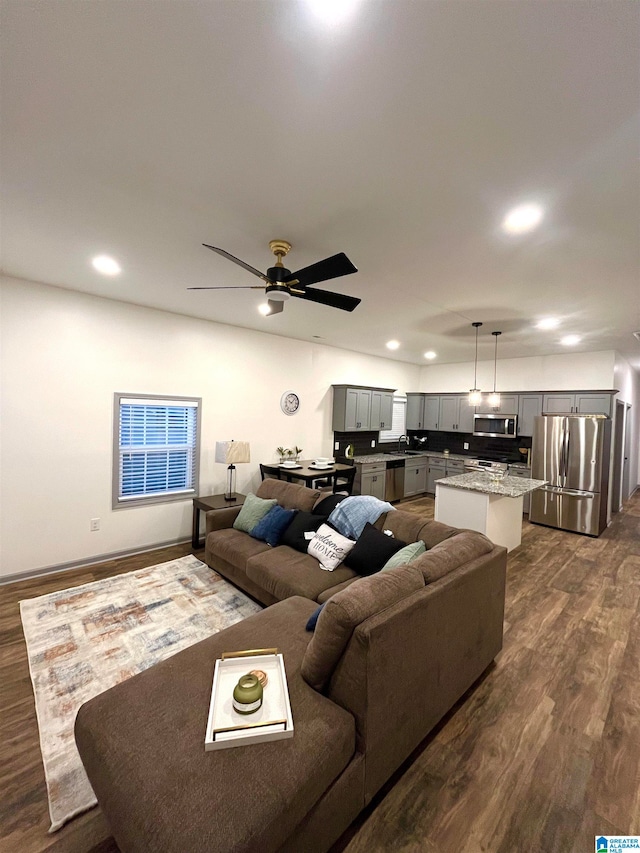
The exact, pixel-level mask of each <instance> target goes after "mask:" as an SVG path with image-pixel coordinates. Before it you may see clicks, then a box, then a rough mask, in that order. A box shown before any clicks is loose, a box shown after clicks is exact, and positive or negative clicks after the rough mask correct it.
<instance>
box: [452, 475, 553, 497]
mask: <svg viewBox="0 0 640 853" xmlns="http://www.w3.org/2000/svg"><path fill="white" fill-rule="evenodd" d="M436 483H441V484H442V485H443V486H451V488H453V489H466V490H467V491H470V492H482V493H483V494H485V495H503V496H504V497H507V498H519V497H522V495H526V494H527V493H528V492H533V491H535V490H536V489H539V488H540V486H544V484H545V483H546V480H531V479H529V478H528V477H509V476H507V477H504V478H503V479H502V480H492V479H491V477H490V476H489V474H487V473H485V472H484V471H471V472H470V473H468V474H457V475H456V476H455V477H444V478H443V479H441V480H436Z"/></svg>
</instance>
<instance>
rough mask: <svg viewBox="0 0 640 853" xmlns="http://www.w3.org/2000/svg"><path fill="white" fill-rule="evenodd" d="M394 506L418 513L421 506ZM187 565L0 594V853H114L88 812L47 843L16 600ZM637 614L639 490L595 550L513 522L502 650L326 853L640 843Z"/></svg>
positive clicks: (53, 579) (580, 851) (125, 563)
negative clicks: (518, 534)
mask: <svg viewBox="0 0 640 853" xmlns="http://www.w3.org/2000/svg"><path fill="white" fill-rule="evenodd" d="M399 506H401V508H402V509H407V510H410V511H417V512H421V513H423V514H425V515H431V516H432V515H433V500H432V499H431V498H418V499H415V500H410V501H404V502H402V504H399ZM188 553H195V554H196V556H199V557H200V558H202V556H203V552H202V551H195V552H192V550H191V548H190V546H188V545H182V546H174V547H172V548H164V549H161V550H158V551H154V552H149V553H146V554H141V555H138V556H135V557H131V558H127V559H120V560H114V561H111V562H108V563H103V564H100V565H99V566H91V567H88V568H85V569H76V570H73V571H68V572H61V573H59V574H56V575H48V576H46V577H43V578H37V579H34V580H31V581H22V582H19V583H15V584H12V585H10V586H6V587H2V588H0V638H1V640H2V646H1V657H0V709H1V712H2V715H1V717H0V791H1V792H2V793H1V795H0V851H2V853H5V852H6V853H40V851H45V850H46V851H56V853H116V851H117V846H116V845H115V842H114V841H113V839H112V838H111V836H110V833H109V829H108V826H107V825H106V822H105V821H104V818H103V817H102V815H101V813H100V810H99V809H98V808H95V809H92V810H91V811H89V812H87V813H86V814H84V815H81V816H80V817H78V818H76V819H74V820H72V821H71V822H70V823H69V824H68V825H67V826H65V827H63V828H62V829H61V830H60V831H59V832H57V833H55V834H53V835H48V834H47V829H48V826H49V820H48V807H47V796H46V789H45V783H44V774H43V770H42V762H41V758H40V749H39V744H38V729H37V723H36V717H35V709H34V703H33V694H32V690H31V682H30V679H29V670H28V665H27V659H26V649H25V645H24V639H23V635H22V627H21V622H20V616H19V611H18V601H19V600H20V599H21V598H27V597H31V596H34V595H43V594H45V593H47V592H52V591H54V590H57V589H65V588H68V587H71V586H75V585H78V584H81V583H87V582H89V581H92V580H97V579H99V578H102V577H106V576H109V575H113V574H119V573H121V572H129V571H134V570H135V569H137V568H141V567H143V566H148V565H153V564H155V563H160V562H163V561H165V560H170V559H173V558H175V557H178V556H183V555H184V554H188ZM639 611H640V492H639V493H637V494H636V495H635V496H634V497H633V498H632V499H631V500H630V501H629V502H628V504H627V505H626V506H625V507H624V509H623V511H622V512H620V513H618V514H617V515H615V516H614V521H613V524H612V525H611V527H610V528H609V529H608V530H607V531H606V532H605V533H604V534H603V535H602V536H601V537H600V538H599V539H590V538H587V537H583V536H577V535H574V534H570V533H565V532H563V531H558V530H552V529H549V528H545V527H538V526H536V525H532V524H529V523H528V522H526V521H525V522H524V523H523V539H522V545H521V546H520V547H519V548H517V549H516V550H515V551H513V552H512V553H511V554H510V555H509V560H508V577H507V603H506V614H505V638H504V648H503V650H502V652H501V653H500V655H499V656H498V658H497V659H496V662H495V664H494V665H493V666H492V667H490V669H489V670H488V671H487V672H486V673H485V675H484V677H483V678H482V679H481V680H480V681H479V682H478V683H477V684H476V685H475V686H474V688H473V689H472V690H471V691H469V693H468V694H467V696H466V697H464V698H463V700H461V701H460V702H459V703H458V705H457V706H456V707H455V708H454V709H453V710H452V711H451V712H450V713H449V714H448V715H447V717H446V718H445V720H443V721H442V723H441V724H440V725H439V726H438V727H437V729H436V730H435V731H434V732H432V734H431V735H430V736H429V737H428V738H427V739H426V740H425V741H424V743H423V744H422V745H421V746H420V747H419V748H418V749H417V750H416V751H415V753H414V754H413V755H412V756H411V758H410V759H409V760H408V761H407V762H405V764H404V765H403V767H401V768H400V770H399V771H398V772H397V773H396V774H395V776H394V777H393V779H391V780H390V781H389V782H388V783H387V785H385V787H384V788H383V790H382V791H381V792H380V793H379V794H378V796H377V797H376V798H375V800H374V801H373V803H372V804H371V805H370V806H369V807H368V808H367V809H366V810H365V811H364V812H363V813H362V815H361V816H360V817H359V818H358V820H357V821H356V822H355V823H354V824H353V825H352V827H350V828H349V830H348V831H347V832H346V833H345V834H344V836H343V837H342V838H341V839H340V841H339V842H338V843H337V844H336V845H335V846H334V850H333V853H365V851H366V853H375V851H387V850H392V851H395V850H397V851H403V853H414V851H415V853H422V851H424V853H436V851H437V853H480V851H487V852H488V851H491V853H521V851H522V853H525V851H526V853H529V851H533V850H545V851H546V850H549V851H554V853H585V851H591V850H593V849H594V847H593V841H594V836H595V835H596V834H597V835H600V834H604V835H611V834H636V833H638V834H640V618H638V616H639V615H640V613H639ZM185 853H188V851H185ZM301 853H304V851H301Z"/></svg>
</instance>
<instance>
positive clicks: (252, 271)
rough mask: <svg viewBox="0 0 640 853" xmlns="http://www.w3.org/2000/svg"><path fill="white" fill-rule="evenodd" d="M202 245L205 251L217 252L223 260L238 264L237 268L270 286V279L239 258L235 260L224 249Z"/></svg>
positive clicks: (206, 244)
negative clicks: (226, 259) (255, 276)
mask: <svg viewBox="0 0 640 853" xmlns="http://www.w3.org/2000/svg"><path fill="white" fill-rule="evenodd" d="M202 245H203V246H204V247H205V249H211V251H212V252H217V253H218V254H219V255H222V257H223V258H228V259H229V260H230V261H233V263H234V264H238V266H239V267H242V268H243V269H245V270H247V271H248V272H251V273H253V274H254V275H257V276H258V278H261V279H262V280H263V281H266V282H268V283H269V284H271V281H270V279H268V278H267V277H266V275H265V274H264V273H261V272H260V270H257V269H256V268H255V267H252V266H250V265H249V264H245V262H244V261H241V260H240V258H236V257H234V255H230V254H229V252H225V250H224V249H218V248H216V247H215V246H210V245H209V244H208V243H203V244H202Z"/></svg>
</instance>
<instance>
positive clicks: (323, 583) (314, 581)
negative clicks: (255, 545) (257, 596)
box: [246, 545, 356, 601]
mask: <svg viewBox="0 0 640 853" xmlns="http://www.w3.org/2000/svg"><path fill="white" fill-rule="evenodd" d="M246 572H247V577H248V578H250V579H251V580H252V581H253V582H254V583H255V584H258V585H259V586H260V587H262V589H265V590H266V591H267V592H269V593H270V594H271V595H273V596H275V598H277V599H278V600H279V601H280V600H282V599H283V598H289V597H290V596H292V595H303V596H304V597H305V598H310V599H312V600H313V601H316V600H317V598H318V596H319V595H320V593H321V592H324V590H325V589H330V588H331V587H332V586H335V585H336V584H339V583H342V582H343V581H346V580H349V578H354V577H356V573H355V572H354V571H353V570H352V569H348V568H347V567H346V566H344V565H343V566H338V568H337V569H335V570H334V571H333V572H325V571H323V570H322V569H321V568H320V566H319V565H318V561H317V560H316V559H315V558H314V557H310V556H309V554H301V553H300V552H299V551H294V550H293V548H288V547H287V546H286V545H278V547H277V548H267V550H266V551H264V552H263V553H261V554H258V555H257V556H256V558H255V559H254V560H249V561H248V562H247V569H246Z"/></svg>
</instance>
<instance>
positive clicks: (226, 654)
mask: <svg viewBox="0 0 640 853" xmlns="http://www.w3.org/2000/svg"><path fill="white" fill-rule="evenodd" d="M277 654H278V650H277V649H245V651H242V652H223V653H222V658H221V660H227V659H228V658H249V657H253V656H254V655H277Z"/></svg>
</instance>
